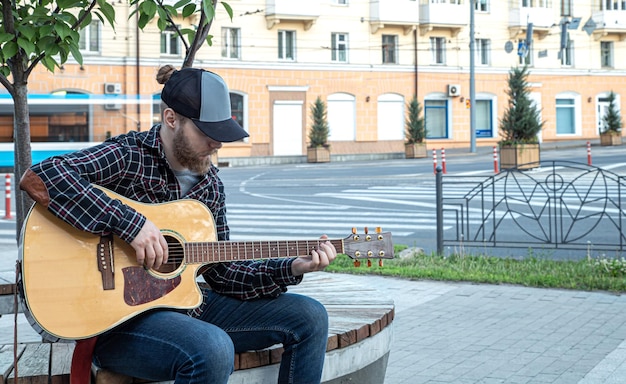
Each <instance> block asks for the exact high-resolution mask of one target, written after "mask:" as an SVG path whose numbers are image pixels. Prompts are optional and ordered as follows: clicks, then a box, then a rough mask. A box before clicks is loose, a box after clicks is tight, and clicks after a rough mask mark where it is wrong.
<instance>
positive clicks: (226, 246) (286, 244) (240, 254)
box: [184, 239, 344, 264]
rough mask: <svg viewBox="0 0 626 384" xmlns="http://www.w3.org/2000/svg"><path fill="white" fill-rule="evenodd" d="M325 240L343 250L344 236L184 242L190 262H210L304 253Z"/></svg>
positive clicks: (338, 250)
mask: <svg viewBox="0 0 626 384" xmlns="http://www.w3.org/2000/svg"><path fill="white" fill-rule="evenodd" d="M326 241H330V242H331V243H332V244H333V245H334V246H335V249H337V253H343V252H344V245H343V240H342V239H337V240H330V239H319V240H270V241H218V242H211V243H204V242H202V243H193V242H192V243H185V244H184V247H185V255H186V262H187V263H189V264H194V263H198V264H207V263H219V262H226V261H239V260H257V259H278V258H286V257H298V256H305V255H309V254H311V251H312V250H314V249H318V248H319V247H320V244H322V243H323V242H326Z"/></svg>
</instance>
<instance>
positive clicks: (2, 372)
mask: <svg viewBox="0 0 626 384" xmlns="http://www.w3.org/2000/svg"><path fill="white" fill-rule="evenodd" d="M25 348H26V346H24V345H22V344H18V346H17V356H18V358H19V357H20V356H21V355H22V352H24V349H25ZM13 360H14V355H13V345H3V346H2V347H0V382H2V383H4V382H5V380H6V378H7V377H9V375H10V374H11V372H12V371H13Z"/></svg>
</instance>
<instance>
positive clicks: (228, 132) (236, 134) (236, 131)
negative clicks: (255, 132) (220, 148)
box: [191, 119, 249, 143]
mask: <svg viewBox="0 0 626 384" xmlns="http://www.w3.org/2000/svg"><path fill="white" fill-rule="evenodd" d="M191 120H192V121H193V122H194V124H196V126H197V127H198V128H199V129H200V130H201V131H202V133H204V134H205V135H207V136H209V137H210V138H211V139H213V140H215V141H219V142H221V143H230V142H233V141H237V140H241V139H243V138H246V137H248V136H249V135H248V132H246V131H245V130H244V129H243V128H241V126H240V125H239V124H238V123H237V122H236V121H235V120H233V119H228V120H224V121H217V122H206V121H200V120H198V119H191Z"/></svg>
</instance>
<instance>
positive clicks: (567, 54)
mask: <svg viewBox="0 0 626 384" xmlns="http://www.w3.org/2000/svg"><path fill="white" fill-rule="evenodd" d="M561 65H562V66H564V67H573V66H574V41H573V40H569V39H567V45H566V46H565V48H563V50H562V51H561Z"/></svg>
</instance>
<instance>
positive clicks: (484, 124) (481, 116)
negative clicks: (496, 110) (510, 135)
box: [475, 100, 493, 137]
mask: <svg viewBox="0 0 626 384" xmlns="http://www.w3.org/2000/svg"><path fill="white" fill-rule="evenodd" d="M475 108H476V109H475V111H476V137H493V101H492V100H476V105H475Z"/></svg>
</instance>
